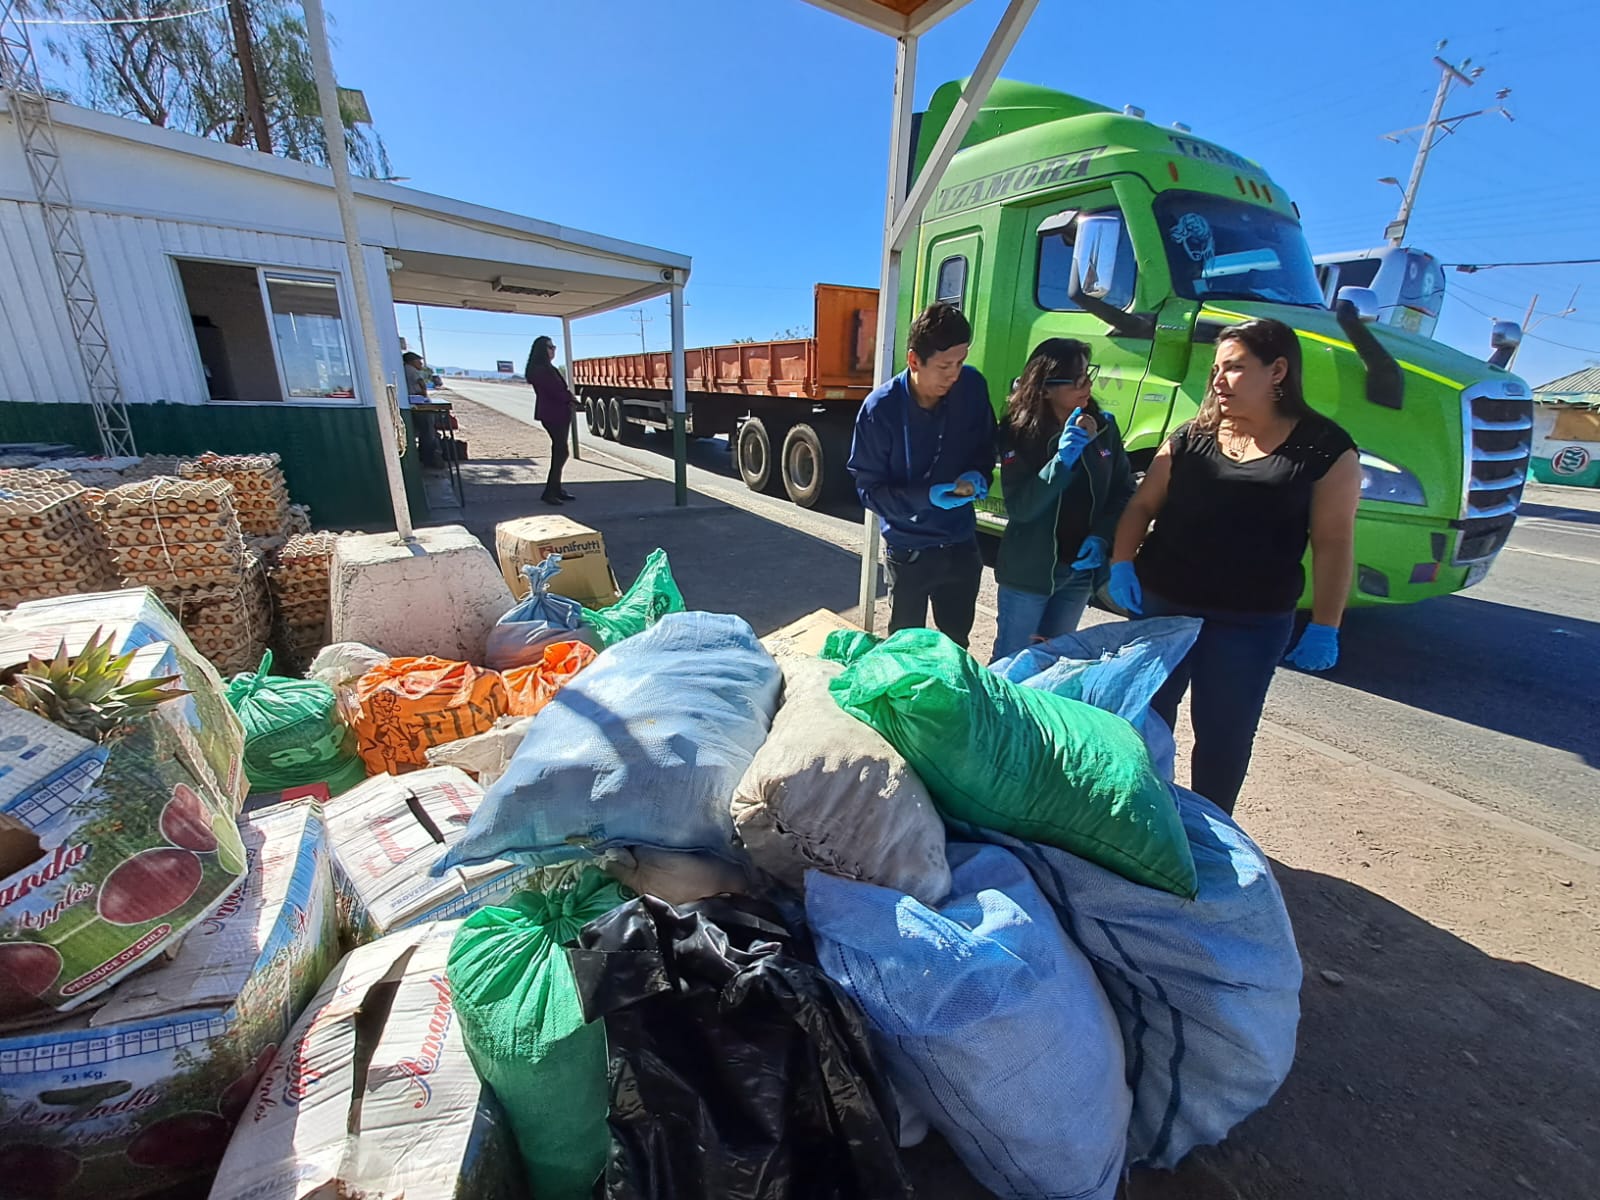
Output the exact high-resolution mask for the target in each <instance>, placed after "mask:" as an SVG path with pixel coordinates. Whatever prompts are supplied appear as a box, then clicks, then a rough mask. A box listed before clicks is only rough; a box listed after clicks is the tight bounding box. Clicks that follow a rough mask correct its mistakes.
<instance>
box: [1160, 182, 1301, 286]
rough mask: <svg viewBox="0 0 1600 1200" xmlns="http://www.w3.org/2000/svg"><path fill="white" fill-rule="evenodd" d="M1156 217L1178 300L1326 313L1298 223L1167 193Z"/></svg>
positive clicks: (1216, 199)
mask: <svg viewBox="0 0 1600 1200" xmlns="http://www.w3.org/2000/svg"><path fill="white" fill-rule="evenodd" d="M1155 212H1156V221H1157V223H1158V224H1159V225H1160V228H1161V235H1162V242H1163V243H1164V244H1165V246H1166V248H1167V263H1168V265H1169V266H1170V267H1171V270H1172V286H1173V290H1174V291H1176V292H1177V294H1178V295H1180V296H1183V297H1186V298H1187V299H1190V300H1265V301H1269V302H1271V303H1274V304H1301V305H1305V306H1307V307H1309V308H1321V307H1323V299H1322V289H1321V287H1320V286H1319V285H1318V284H1317V272H1316V268H1315V267H1314V266H1312V264H1311V251H1310V250H1309V249H1308V248H1307V246H1306V239H1305V235H1304V234H1303V233H1302V232H1301V231H1300V225H1299V223H1298V222H1296V221H1293V220H1291V219H1290V218H1288V217H1285V216H1281V215H1280V214H1278V213H1275V212H1273V211H1272V210H1271V209H1267V208H1262V207H1261V206H1260V205H1257V204H1244V203H1241V202H1240V201H1238V200H1227V199H1224V198H1222V197H1220V196H1208V195H1205V194H1204V193H1201V192H1163V193H1162V194H1161V195H1159V196H1157V197H1156V203H1155Z"/></svg>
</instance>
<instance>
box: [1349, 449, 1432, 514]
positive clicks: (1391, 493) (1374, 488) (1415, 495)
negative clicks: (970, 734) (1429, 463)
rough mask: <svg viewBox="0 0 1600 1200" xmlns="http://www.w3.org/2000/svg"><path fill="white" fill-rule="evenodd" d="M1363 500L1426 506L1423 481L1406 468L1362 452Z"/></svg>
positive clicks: (1426, 500) (1426, 499)
mask: <svg viewBox="0 0 1600 1200" xmlns="http://www.w3.org/2000/svg"><path fill="white" fill-rule="evenodd" d="M1361 498H1362V499H1363V500H1384V501H1387V502H1388V503H1390V504H1419V505H1420V504H1426V503H1427V502H1428V498H1427V496H1425V495H1424V494H1423V492H1422V480H1420V479H1418V478H1417V477H1416V476H1415V475H1413V474H1412V473H1411V472H1410V471H1408V470H1406V469H1405V468H1404V467H1397V466H1395V464H1394V463H1392V462H1387V461H1385V460H1384V459H1381V458H1379V457H1378V456H1377V455H1376V454H1368V453H1367V452H1366V451H1365V450H1363V451H1361Z"/></svg>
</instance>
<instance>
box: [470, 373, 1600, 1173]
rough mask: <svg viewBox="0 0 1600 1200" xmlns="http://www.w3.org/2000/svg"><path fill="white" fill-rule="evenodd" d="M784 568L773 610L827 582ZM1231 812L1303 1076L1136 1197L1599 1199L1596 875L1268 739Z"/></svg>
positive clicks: (498, 497)
mask: <svg viewBox="0 0 1600 1200" xmlns="http://www.w3.org/2000/svg"><path fill="white" fill-rule="evenodd" d="M460 417H461V423H462V427H463V433H464V435H465V436H467V437H468V438H469V440H470V443H471V447H472V453H473V457H474V459H475V460H479V464H480V465H471V464H469V467H468V470H467V482H468V495H469V499H470V501H471V508H470V511H469V514H468V516H467V518H466V520H467V524H468V525H469V527H471V528H473V529H474V530H475V531H478V532H480V533H481V532H482V531H483V530H484V529H490V530H492V525H493V522H494V521H495V520H498V519H503V518H504V517H506V516H512V515H521V513H523V512H529V511H533V507H534V506H533V505H532V504H530V503H529V501H530V500H531V496H532V495H533V494H535V493H536V482H537V480H538V479H540V478H542V475H540V474H539V473H538V472H536V471H535V470H534V469H533V468H532V467H530V466H528V465H527V464H526V463H525V461H522V460H525V458H526V456H527V455H529V454H530V453H531V454H532V455H534V456H535V457H536V458H537V460H538V463H539V469H540V470H541V471H542V467H543V464H544V462H545V461H546V459H545V454H546V444H545V441H544V435H543V433H542V432H541V431H537V430H534V429H530V428H529V427H528V426H525V425H521V424H519V423H517V422H514V421H512V420H510V419H509V418H506V417H503V416H501V415H500V414H498V413H495V412H493V411H491V410H489V409H485V408H482V407H480V406H477V405H472V404H470V402H464V403H462V404H461V406H460ZM594 449H595V450H596V451H598V450H599V447H595V448H594ZM602 453H603V452H602ZM484 460H488V462H487V463H486V462H485V461H484ZM630 479H632V480H635V481H636V480H637V473H636V472H631V473H630V471H629V470H623V469H619V468H618V467H617V464H615V463H614V462H613V463H609V464H608V463H607V462H606V461H605V460H604V459H603V458H600V457H598V456H597V455H594V454H591V456H590V458H589V460H588V461H586V462H585V463H583V464H574V466H573V467H572V468H571V470H570V471H569V486H575V487H576V486H578V485H579V484H583V483H585V482H592V483H594V484H596V485H599V484H603V483H605V482H608V481H617V482H620V481H625V480H630ZM580 490H581V491H583V490H585V489H580ZM512 492H515V493H516V496H515V498H512ZM593 494H594V495H595V498H596V501H597V504H596V505H595V507H592V508H590V509H589V511H590V512H591V514H599V513H600V511H601V508H600V506H599V504H598V501H599V500H600V497H601V491H600V489H599V488H598V487H596V488H595V489H594V493H593ZM519 505H520V506H521V507H518V506H519ZM583 511H584V510H583V508H582V507H581V506H579V507H576V508H574V510H573V511H572V515H573V516H575V517H579V518H580V519H581V518H582V513H583ZM446 519H448V518H446ZM729 519H730V520H731V519H733V517H732V516H731V515H730V517H729ZM596 523H600V522H599V519H598V516H597V517H596ZM633 524H638V525H640V526H641V527H642V528H641V529H639V530H637V531H633V532H630V524H629V522H626V521H623V520H621V519H620V518H618V519H615V520H614V521H613V522H612V524H609V525H604V526H603V532H604V533H605V534H606V537H607V540H608V545H609V546H610V549H611V554H612V558H613V561H614V563H615V564H616V567H617V571H618V574H619V576H622V575H624V574H625V573H627V572H628V571H631V570H633V569H636V567H637V564H638V561H639V560H640V559H642V555H643V553H644V552H645V550H647V549H648V548H649V547H648V546H643V549H641V548H640V546H635V545H632V544H631V543H630V542H629V541H628V539H629V538H630V537H634V538H644V539H647V540H648V541H650V542H651V543H652V544H661V545H665V546H666V547H667V548H668V550H669V552H670V553H671V554H672V556H673V561H674V565H675V567H676V568H677V569H678V571H679V572H680V574H679V579H680V583H682V584H683V587H684V591H685V592H686V593H690V592H699V593H700V594H702V595H704V594H707V593H711V594H715V593H716V592H717V591H718V590H719V588H720V587H722V586H723V585H724V584H726V583H727V582H728V581H729V579H730V576H729V574H728V567H727V559H726V557H725V556H724V558H723V559H721V560H720V561H721V564H722V565H721V567H720V568H719V567H718V566H717V565H716V564H717V562H718V561H719V560H717V559H716V558H715V557H714V555H713V556H712V557H710V558H706V557H705V555H706V554H707V551H706V549H705V547H704V546H703V545H700V544H699V543H701V542H702V541H703V533H702V531H700V530H699V529H698V527H697V526H696V525H694V524H693V523H692V522H691V521H687V520H685V521H677V522H673V521H667V520H662V521H654V522H651V523H648V525H645V523H643V522H634V523H633ZM793 536H796V537H798V536H799V535H793ZM675 539H676V541H675ZM811 540H814V539H811ZM680 543H681V544H680ZM491 544H492V543H491ZM642 545H643V543H642V542H641V546H642ZM791 553H792V554H793V555H794V556H795V563H794V570H793V574H792V576H791V577H789V578H768V579H765V580H763V581H760V583H759V586H760V587H761V588H762V589H763V590H764V591H766V592H771V591H772V590H774V589H793V588H794V587H795V585H796V582H797V581H802V580H806V581H809V580H810V579H811V578H812V576H811V574H810V572H811V570H812V568H811V567H810V566H809V565H808V564H809V563H810V559H809V558H806V557H805V553H806V552H805V549H804V547H803V546H802V545H801V544H800V543H798V542H797V543H796V548H795V549H794V550H792V551H791ZM818 553H819V555H820V552H818ZM697 556H699V557H697ZM817 561H818V563H822V564H824V568H826V561H827V560H825V559H823V558H822V557H818V559H817ZM824 568H818V569H824ZM826 569H831V568H826ZM695 571H701V572H706V573H709V574H708V577H707V578H704V579H695V578H692V573H693V572H695ZM802 590H803V589H802ZM728 591H729V592H732V593H743V592H744V591H745V581H741V582H740V585H739V586H737V587H732V586H730V587H728ZM745 598H746V599H748V600H749V602H750V603H751V604H752V605H755V604H757V603H758V600H759V597H757V596H756V595H755V594H754V593H753V592H752V593H750V594H749V595H748V596H747V597H745ZM818 606H819V605H817V604H812V605H810V607H812V608H815V607H818ZM828 606H829V607H835V608H837V609H839V610H840V611H843V610H844V608H845V607H846V606H845V605H843V604H831V605H828ZM737 611H741V612H742V613H743V614H744V615H746V616H747V617H748V618H749V619H751V621H752V623H753V624H758V622H757V619H756V617H755V616H754V615H753V614H752V612H750V611H746V610H745V608H744V607H742V606H741V607H739V608H738V609H737ZM777 623H779V622H777V621H776V620H774V621H772V622H771V624H772V625H774V626H775V625H776V624H777ZM758 632H766V629H765V628H761V627H760V625H759V624H758ZM1179 732H1180V751H1181V750H1182V749H1183V745H1182V743H1183V737H1184V731H1182V730H1180V731H1179ZM1181 761H1182V755H1181V753H1180V762H1181ZM1181 781H1182V770H1181V768H1180V782H1181ZM1595 800H1596V801H1597V802H1600V796H1596V797H1595ZM1238 815H1239V818H1240V820H1241V822H1242V824H1243V825H1244V827H1245V828H1246V829H1247V830H1249V831H1250V832H1251V833H1252V835H1253V836H1254V837H1255V838H1256V839H1257V841H1259V842H1260V844H1261V845H1262V846H1263V847H1264V848H1265V849H1266V850H1267V851H1268V852H1269V853H1270V854H1271V855H1272V857H1273V859H1274V861H1275V862H1276V864H1277V875H1278V879H1279V882H1280V883H1281V884H1282V887H1283V891H1284V894H1285V896H1286V898H1287V901H1288V905H1289V909H1290V913H1291V915H1292V917H1293V920H1294V925H1295V929H1296V933H1297V937H1298V939H1299V943H1300V950H1301V953H1302V956H1303V958H1304V961H1305V983H1304V986H1303V988H1302V992H1301V1005H1302V1019H1301V1026H1300V1038H1299V1054H1298V1058H1297V1062H1296V1065H1295V1069H1294V1072H1293V1074H1292V1075H1291V1076H1290V1078H1289V1081H1288V1083H1287V1084H1286V1085H1285V1086H1284V1088H1283V1089H1282V1090H1281V1091H1280V1092H1279V1094H1278V1096H1277V1097H1276V1098H1275V1099H1274V1100H1273V1101H1272V1103H1271V1104H1270V1105H1268V1106H1267V1107H1266V1108H1265V1109H1264V1110H1262V1111H1261V1112H1259V1113H1257V1114H1256V1115H1255V1116H1253V1117H1251V1118H1250V1119H1249V1120H1247V1121H1245V1122H1244V1123H1243V1124H1242V1125H1241V1126H1240V1127H1239V1128H1238V1129H1236V1130H1235V1131H1234V1133H1233V1135H1232V1136H1230V1137H1229V1138H1228V1140H1227V1141H1226V1142H1225V1143H1224V1144H1223V1145H1221V1146H1219V1147H1213V1148H1209V1149H1205V1150H1201V1151H1197V1152H1196V1153H1194V1154H1193V1155H1191V1156H1190V1158H1189V1159H1188V1160H1186V1161H1185V1162H1184V1163H1183V1164H1182V1166H1181V1167H1180V1168H1179V1169H1178V1170H1177V1171H1175V1172H1171V1173H1167V1172H1150V1171H1135V1172H1133V1173H1132V1175H1131V1177H1130V1178H1129V1180H1128V1181H1127V1184H1126V1186H1125V1194H1126V1195H1127V1196H1128V1197H1129V1198H1130V1200H1156V1198H1160V1200H1178V1198H1180V1197H1183V1198H1197V1200H1210V1198H1212V1197H1218V1198H1240V1200H1258V1198H1259V1200H1267V1198H1272V1200H1280V1198H1282V1200H1287V1198H1291V1197H1292V1198H1294V1200H1321V1198H1328V1200H1332V1198H1334V1197H1361V1198H1363V1200H1380V1198H1387V1197H1394V1198H1396V1200H1398V1198H1401V1197H1405V1198H1412V1197H1441V1198H1445V1197H1448V1198H1451V1200H1457V1198H1466V1197H1484V1198H1485V1200H1487V1198H1490V1197H1493V1198H1495V1200H1505V1198H1506V1197H1518V1196H1528V1197H1549V1198H1561V1200H1567V1198H1572V1200H1577V1198H1580V1197H1593V1196H1596V1195H1600V990H1597V989H1600V854H1597V853H1595V852H1594V851H1589V850H1586V849H1584V848H1581V847H1577V846H1574V845H1572V844H1570V843H1565V842H1561V841H1559V840H1557V839H1555V838H1553V837H1550V836H1548V835H1544V834H1540V833H1538V832H1537V831H1534V830H1532V829H1530V828H1528V827H1526V826H1522V825H1519V824H1517V823H1515V822H1513V821H1510V820H1507V819H1504V818H1497V817H1494V816H1493V815H1491V814H1487V813H1486V812H1484V811H1483V810H1480V809H1477V808H1475V807H1473V806H1471V805H1469V804H1467V803H1465V802H1464V801H1459V800H1457V799H1455V798H1454V797H1451V796H1448V795H1445V794H1443V793H1439V792H1436V791H1434V790H1433V789H1431V788H1429V787H1428V786H1427V785H1425V784H1418V783H1416V782H1414V781H1410V780H1407V779H1405V778H1404V777H1402V776H1398V775H1395V774H1393V773H1391V772H1386V771H1383V770H1380V769H1378V768H1375V767H1372V766H1369V765H1368V764H1365V763H1363V762H1362V761H1361V760H1359V759H1357V758H1355V757H1353V756H1351V755H1348V754H1343V753H1342V752H1339V751H1336V750H1333V749H1332V748H1331V747H1326V746H1323V745H1321V744H1320V743H1313V742H1308V741H1307V740H1305V739H1302V738H1298V737H1297V736H1296V735H1293V734H1292V733H1290V732H1289V731H1287V730H1279V729H1275V728H1271V727H1268V728H1264V729H1263V731H1262V734H1261V736H1260V737H1259V738H1258V740H1257V751H1256V760H1255V763H1254V765H1253V768H1252V772H1251V777H1250V781H1249V782H1248V784H1247V785H1246V789H1245V793H1244V796H1243V798H1242V799H1241V801H1240V805H1239V811H1238ZM910 1159H911V1162H912V1164H913V1166H914V1169H915V1170H916V1173H917V1174H918V1176H919V1178H920V1180H921V1181H922V1189H923V1192H924V1194H926V1195H927V1196H929V1197H939V1198H941V1200H944V1198H950V1197H965V1196H973V1197H977V1196H982V1195H984V1194H985V1193H983V1192H982V1191H981V1190H979V1189H977V1187H976V1186H975V1185H974V1184H972V1183H971V1182H970V1181H969V1180H967V1179H966V1177H965V1173H964V1172H963V1171H962V1169H961V1168H960V1166H959V1164H958V1163H956V1161H955V1160H954V1159H953V1157H951V1156H950V1155H949V1152H948V1151H947V1150H945V1149H944V1148H943V1147H942V1146H929V1147H924V1148H922V1149H920V1150H918V1151H916V1152H914V1153H913V1154H912V1155H911V1156H910Z"/></svg>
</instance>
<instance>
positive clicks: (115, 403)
mask: <svg viewBox="0 0 1600 1200" xmlns="http://www.w3.org/2000/svg"><path fill="white" fill-rule="evenodd" d="M22 17H23V5H22V3H21V2H20V0H0V87H3V88H4V90H5V93H6V104H7V106H8V107H9V108H10V109H11V119H12V121H13V122H14V123H15V124H16V127H17V136H18V137H20V138H21V139H22V154H23V157H24V158H25V159H26V160H27V163H28V174H29V175H31V176H32V177H33V190H34V193H35V194H36V195H37V196H38V197H39V209H40V212H41V214H42V215H43V217H44V227H45V232H46V234H47V235H48V236H49V238H50V253H51V257H52V258H54V259H55V264H56V275H57V276H58V277H59V278H60V280H61V295H62V298H63V299H64V300H65V301H66V305H67V316H68V317H69V318H70V320H71V321H72V334H73V337H74V339H75V340H76V341H77V343H78V357H79V358H80V359H81V360H82V361H83V373H84V376H85V379H86V380H87V382H88V385H89V403H90V405H91V406H92V407H93V409H94V423H95V428H96V429H97V430H98V431H99V433H100V450H101V453H103V454H105V455H107V456H109V457H113V458H116V457H121V456H124V455H126V456H130V457H131V456H133V455H136V454H137V453H138V451H137V450H136V449H135V448H134V443H133V429H132V427H131V426H130V425H129V424H128V409H127V406H126V405H125V404H124V403H123V402H122V385H121V384H120V383H119V382H118V380H117V367H116V363H115V362H113V361H112V358H111V344H110V341H109V340H108V339H107V337H106V329H105V322H104V321H103V320H102V319H101V317H100V302H99V301H98V300H97V299H96V298H95V291H94V281H93V280H92V279H91V278H90V275H89V259H88V256H87V255H86V254H85V253H84V249H83V239H82V237H80V236H79V233H78V218H77V214H76V212H75V211H74V209H73V207H72V195H71V193H70V192H68V191H67V175H66V170H65V168H64V167H63V166H62V162H61V148H60V144H59V143H58V142H57V140H56V130H55V125H54V124H53V123H52V122H51V120H50V102H49V100H48V99H47V98H46V97H45V94H44V84H43V83H42V81H41V80H40V78H39V68H38V64H37V62H36V61H35V59H34V54H33V43H32V41H31V40H30V39H29V37H28V27H27V26H26V25H25V24H23V20H22Z"/></svg>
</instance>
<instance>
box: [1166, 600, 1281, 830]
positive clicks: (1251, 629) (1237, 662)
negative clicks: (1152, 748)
mask: <svg viewBox="0 0 1600 1200" xmlns="http://www.w3.org/2000/svg"><path fill="white" fill-rule="evenodd" d="M1144 615H1145V616H1147V617H1199V618H1201V619H1202V620H1203V621H1204V622H1205V624H1204V625H1203V626H1201V628H1200V637H1199V638H1198V640H1196V642H1195V644H1194V648H1193V649H1191V650H1190V651H1189V653H1188V654H1187V655H1186V656H1185V657H1184V660H1183V661H1182V662H1181V663H1179V664H1178V668H1177V670H1175V671H1173V673H1172V675H1171V677H1170V678H1168V680H1167V682H1166V683H1165V684H1164V685H1163V686H1162V688H1161V690H1160V691H1159V692H1157V693H1156V697H1155V699H1154V700H1153V701H1151V703H1150V707H1151V708H1153V709H1154V710H1155V712H1156V715H1157V716H1159V717H1160V718H1161V719H1162V720H1164V721H1165V722H1166V723H1167V724H1168V725H1169V726H1170V727H1172V728H1174V729H1176V728H1177V717H1178V701H1180V700H1182V699H1183V694H1184V692H1185V691H1190V692H1191V695H1190V697H1189V718H1190V720H1191V722H1192V723H1193V724H1194V752H1193V753H1192V754H1191V755H1190V757H1189V788H1190V790H1191V791H1196V792H1199V793H1200V794H1201V795H1202V796H1204V797H1205V798H1206V799H1207V800H1209V801H1211V803H1213V804H1215V805H1216V806H1217V807H1218V808H1220V809H1222V810H1223V811H1224V812H1227V813H1231V812H1233V806H1234V803H1235V801H1237V800H1238V799H1239V789H1240V788H1241V787H1243V786H1244V777H1245V773H1246V772H1247V771H1248V770H1249V769H1250V752H1251V750H1252V748H1253V747H1254V745H1255V740H1256V729H1257V728H1258V727H1259V726H1260V724H1261V711H1262V709H1264V708H1265V707H1266V704H1267V688H1268V687H1270V686H1271V684H1272V673H1273V672H1274V671H1276V670H1277V668H1278V661H1279V660H1280V659H1282V658H1283V655H1284V651H1286V650H1287V649H1288V648H1289V638H1290V637H1291V636H1292V635H1293V633H1294V613H1292V612H1284V613H1239V612H1222V611H1218V610H1215V609H1203V608H1192V607H1186V606H1184V605H1181V604H1173V603H1172V602H1170V601H1168V600H1166V599H1164V598H1163V597H1161V596H1157V595H1155V594H1153V593H1152V592H1151V591H1150V589H1149V588H1146V589H1145V592H1144Z"/></svg>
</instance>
